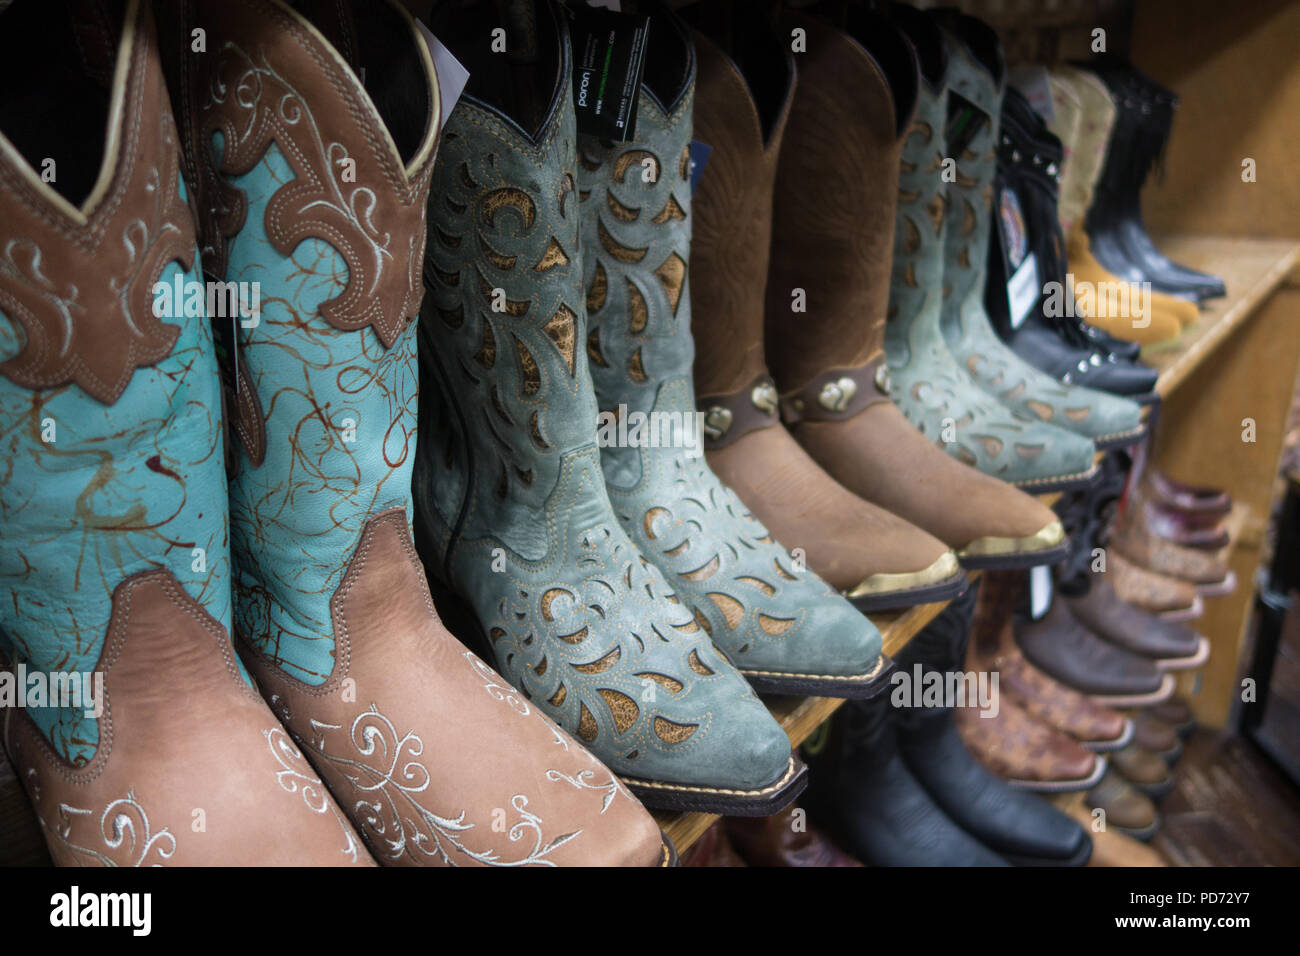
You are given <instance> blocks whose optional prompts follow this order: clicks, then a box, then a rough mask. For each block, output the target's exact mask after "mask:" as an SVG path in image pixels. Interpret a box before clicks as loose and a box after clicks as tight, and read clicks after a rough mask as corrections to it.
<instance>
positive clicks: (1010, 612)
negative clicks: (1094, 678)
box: [966, 572, 1133, 753]
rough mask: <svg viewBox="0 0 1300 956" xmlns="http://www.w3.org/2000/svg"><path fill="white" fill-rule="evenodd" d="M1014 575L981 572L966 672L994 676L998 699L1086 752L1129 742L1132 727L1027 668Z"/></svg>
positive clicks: (1109, 711)
mask: <svg viewBox="0 0 1300 956" xmlns="http://www.w3.org/2000/svg"><path fill="white" fill-rule="evenodd" d="M1018 577H1021V575H1017V574H1015V573H1014V572H1011V573H1008V572H990V573H986V574H985V575H984V577H983V579H982V580H981V581H980V586H979V598H978V600H977V602H976V605H975V618H974V623H973V624H972V627H971V644H970V649H969V650H968V652H967V656H966V661H967V665H968V667H970V668H971V669H972V670H975V671H988V672H990V673H997V674H998V690H999V692H1000V693H1001V694H1002V695H1003V699H1008V698H1009V699H1010V700H1011V701H1012V702H1013V703H1015V704H1018V705H1019V706H1020V707H1022V708H1024V710H1025V712H1026V713H1028V714H1029V715H1030V716H1031V717H1034V718H1036V719H1037V720H1040V721H1042V722H1043V723H1045V724H1047V725H1048V726H1049V727H1052V728H1054V729H1055V730H1059V731H1060V732H1061V733H1064V734H1068V735H1069V736H1070V737H1073V738H1074V739H1075V740H1077V741H1078V742H1079V743H1081V744H1083V745H1084V746H1085V747H1087V748H1088V749H1089V750H1092V751H1094V752H1096V753H1104V752H1106V751H1110V750H1117V749H1119V748H1120V747H1123V746H1126V745H1127V744H1128V743H1129V741H1130V740H1132V739H1133V722H1132V721H1131V720H1129V719H1128V718H1126V717H1125V716H1124V715H1123V714H1120V713H1119V712H1118V711H1114V710H1111V709H1110V708H1109V707H1105V706H1103V705H1101V704H1099V703H1097V702H1096V701H1094V700H1093V699H1092V698H1091V697H1089V696H1087V695H1086V694H1082V693H1080V692H1079V691H1077V690H1074V689H1073V688H1071V687H1067V686H1066V685H1064V684H1061V683H1059V682H1057V681H1055V680H1053V679H1052V678H1051V677H1049V676H1048V675H1047V674H1045V673H1043V672H1042V671H1041V670H1039V669H1038V668H1037V667H1035V666H1034V665H1033V664H1031V663H1029V661H1027V660H1026V659H1025V657H1024V655H1023V654H1022V653H1021V652H1020V648H1019V647H1018V646H1017V645H1016V641H1015V636H1014V634H1013V628H1012V619H1013V617H1014V609H1015V603H1016V601H1017V599H1018V595H1019V583H1018V582H1017V580H1016V579H1017V578H1018Z"/></svg>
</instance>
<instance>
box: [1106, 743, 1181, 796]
mask: <svg viewBox="0 0 1300 956" xmlns="http://www.w3.org/2000/svg"><path fill="white" fill-rule="evenodd" d="M1110 761H1111V768H1112V769H1113V770H1114V771H1115V772H1116V773H1117V774H1119V775H1120V776H1121V777H1123V778H1124V779H1125V780H1127V781H1128V782H1129V783H1130V784H1132V785H1133V786H1134V787H1136V788H1137V789H1138V790H1139V791H1141V792H1142V793H1144V794H1146V795H1147V796H1148V797H1150V798H1151V799H1152V800H1159V799H1161V798H1162V797H1165V796H1167V795H1168V794H1169V792H1170V791H1171V790H1173V789H1174V777H1173V773H1172V772H1171V771H1170V769H1169V764H1168V763H1167V762H1166V761H1165V759H1164V757H1162V756H1161V755H1160V754H1157V753H1152V752H1151V751H1150V750H1147V749H1146V748H1145V747H1142V746H1140V745H1139V744H1138V743H1137V741H1136V740H1135V741H1134V742H1133V743H1131V744H1129V745H1128V746H1127V747H1125V748H1124V749H1122V750H1117V751H1115V752H1114V753H1113V754H1111V755H1110Z"/></svg>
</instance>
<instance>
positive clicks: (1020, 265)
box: [994, 186, 1043, 329]
mask: <svg viewBox="0 0 1300 956" xmlns="http://www.w3.org/2000/svg"><path fill="white" fill-rule="evenodd" d="M994 211H995V212H996V213H997V216H996V217H995V219H994V223H995V232H996V233H997V237H998V241H999V242H1001V243H1002V255H1003V262H1004V263H1006V270H1007V271H1006V274H1007V276H1008V279H1007V306H1008V309H1007V312H1008V318H1009V319H1010V321H1011V328H1012V329H1018V328H1020V326H1021V325H1023V324H1024V321H1025V319H1027V318H1028V317H1029V313H1031V312H1033V311H1034V306H1036V305H1037V304H1038V300H1039V298H1041V297H1042V294H1043V288H1042V283H1041V281H1040V277H1039V275H1038V257H1037V256H1036V255H1035V254H1034V253H1033V252H1032V251H1031V250H1030V248H1029V230H1028V225H1027V224H1026V222H1025V214H1024V211H1023V210H1022V209H1021V206H1020V198H1019V197H1018V196H1017V195H1016V192H1015V190H1014V189H1012V188H1011V187H1010V186H1004V187H1003V188H1002V189H1001V190H1000V191H999V192H998V194H997V209H996V210H994Z"/></svg>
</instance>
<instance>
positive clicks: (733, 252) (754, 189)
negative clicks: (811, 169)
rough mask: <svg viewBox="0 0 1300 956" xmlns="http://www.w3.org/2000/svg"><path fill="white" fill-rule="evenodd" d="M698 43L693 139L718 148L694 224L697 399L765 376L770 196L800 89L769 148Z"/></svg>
mask: <svg viewBox="0 0 1300 956" xmlns="http://www.w3.org/2000/svg"><path fill="white" fill-rule="evenodd" d="M691 36H692V39H693V40H694V42H695V50H696V56H697V58H698V63H699V74H698V80H697V83H696V98H695V138H696V139H698V140H700V141H701V142H704V143H707V144H708V145H709V146H711V147H713V151H712V152H711V153H710V154H709V161H708V165H707V166H706V167H705V169H704V173H703V175H702V176H701V177H700V185H699V188H698V190H697V191H696V195H695V202H694V216H695V221H694V223H693V224H692V230H693V235H692V239H691V269H692V273H693V275H694V281H693V282H692V283H691V304H692V306H693V308H694V311H695V316H696V321H695V349H696V358H697V361H696V363H695V390H696V393H697V394H699V395H729V394H731V393H732V392H735V391H738V390H739V389H741V388H744V387H746V386H748V385H749V384H750V382H752V381H753V380H754V379H755V378H756V377H758V376H759V375H762V374H764V373H766V372H767V364H766V361H765V359H764V355H763V308H764V303H763V300H764V289H765V288H766V286H767V275H768V261H769V254H770V250H769V243H770V239H771V235H772V188H773V184H774V182H775V181H776V168H777V160H778V157H779V156H780V152H781V143H782V140H783V136H784V130H785V126H786V122H787V119H788V117H789V115H790V108H791V104H792V103H793V100H794V84H792V85H791V89H790V90H789V91H788V93H787V94H786V100H785V102H784V104H782V106H781V110H780V114H779V116H778V117H777V119H776V120H775V122H774V123H773V124H772V128H771V130H770V132H769V134H768V136H767V139H766V141H764V138H763V131H762V127H761V125H760V123H759V117H758V110H757V108H756V107H755V105H754V101H753V99H752V98H751V97H750V94H749V89H748V87H747V86H746V84H745V79H744V77H743V76H741V74H740V71H739V70H738V69H737V68H736V65H735V64H734V63H733V62H732V61H731V59H730V58H729V57H728V56H727V55H726V54H725V53H724V52H723V51H722V50H721V49H719V48H718V46H717V45H716V44H715V43H714V42H713V41H712V40H710V39H709V38H708V37H706V36H704V35H703V34H702V33H699V32H698V31H693V32H692V34H691ZM793 69H794V67H793V65H791V71H792V72H793Z"/></svg>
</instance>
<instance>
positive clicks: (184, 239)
mask: <svg viewBox="0 0 1300 956" xmlns="http://www.w3.org/2000/svg"><path fill="white" fill-rule="evenodd" d="M23 9H24V8H16V9H15V10H13V11H10V14H9V16H10V17H12V16H13V15H15V14H18V13H20V12H22V11H23ZM25 9H26V15H27V16H29V17H34V18H35V19H29V20H25V21H24V22H23V23H22V24H19V23H15V22H14V20H12V19H7V20H6V31H10V30H12V32H7V33H6V35H5V36H4V38H3V40H0V46H6V47H7V46H8V45H9V43H13V44H15V47H14V48H12V49H10V50H8V51H7V52H6V53H5V60H6V63H8V64H9V65H10V66H12V67H21V68H22V70H23V73H24V77H23V82H24V84H26V85H24V87H23V90H24V96H35V97H39V96H41V95H42V91H49V90H53V89H55V86H54V85H53V80H51V83H50V84H48V85H47V84H45V83H44V81H37V78H39V77H41V76H42V74H43V71H44V70H46V69H50V68H55V67H57V69H58V70H59V72H60V75H59V82H60V83H66V84H72V85H75V86H76V87H77V89H78V92H79V95H80V96H81V97H83V98H84V102H86V103H90V102H94V101H95V100H96V98H97V97H102V102H103V104H104V112H103V114H102V115H100V116H98V117H95V119H94V125H93V126H90V127H89V128H80V126H78V128H75V129H69V130H66V131H65V130H58V131H53V130H46V131H45V133H44V134H43V136H44V138H45V139H48V140H57V138H58V137H59V136H62V135H71V136H76V137H84V139H85V141H86V142H88V143H93V144H97V148H94V149H92V150H91V151H90V153H93V162H89V165H88V166H87V167H86V168H85V169H84V170H82V172H84V173H85V175H82V176H78V175H77V170H76V169H74V166H75V164H76V163H77V162H78V159H77V156H76V154H75V151H70V152H59V153H58V154H57V155H58V156H59V160H60V162H62V164H63V165H62V166H61V167H60V169H61V170H64V171H66V173H67V176H66V178H65V177H64V176H63V175H62V174H61V173H60V174H56V179H55V183H56V184H57V189H59V190H68V191H69V195H63V194H61V193H59V192H56V191H55V190H56V187H55V186H52V185H51V184H50V183H47V182H44V181H42V176H41V173H40V172H39V167H40V163H41V159H40V157H41V156H42V155H48V153H46V152H45V150H44V149H42V148H41V138H42V134H41V131H39V130H34V131H30V132H31V135H30V136H28V137H26V138H25V139H24V142H25V145H24V149H23V151H20V150H19V149H18V148H17V147H16V146H15V145H14V144H12V143H11V142H10V141H9V140H8V139H6V138H4V136H5V132H6V129H8V128H12V126H13V124H14V123H20V122H21V114H22V112H23V111H24V110H26V111H28V113H27V115H48V113H49V110H51V109H55V108H57V104H55V103H46V104H43V105H42V104H40V103H34V102H23V97H15V98H12V99H9V100H8V101H7V102H8V103H9V104H10V105H11V106H12V107H13V108H15V109H16V110H18V112H16V113H13V114H9V113H7V111H6V110H3V109H0V249H2V250H3V254H2V255H0V360H2V361H0V421H3V422H4V426H3V431H2V432H0V449H2V451H0V457H2V458H3V460H4V461H5V467H4V468H3V469H2V470H0V492H2V493H3V499H4V502H5V505H4V509H3V512H2V513H0V539H2V540H3V542H4V544H3V548H0V596H2V597H3V600H2V601H0V606H3V608H4V610H3V611H0V635H3V639H0V650H3V651H4V652H5V653H7V654H8V655H9V656H10V657H12V658H16V661H17V662H23V663H26V664H27V666H28V667H29V668H31V669H33V670H36V669H40V670H45V671H49V670H56V669H57V670H60V671H69V672H70V671H81V672H90V671H92V670H97V669H99V664H100V656H101V652H102V651H103V650H104V641H105V635H106V633H107V631H108V627H109V622H110V618H111V616H112V614H113V610H114V594H115V592H116V591H117V589H118V587H119V585H121V584H122V582H123V581H125V580H126V579H127V578H129V577H131V576H133V575H138V574H140V573H142V572H147V571H152V570H155V569H160V570H162V571H164V572H166V575H165V576H166V577H167V578H168V579H169V584H168V585H167V586H168V587H169V588H171V589H172V590H173V591H174V592H175V593H176V594H179V593H180V591H183V592H184V595H185V596H184V597H183V598H179V597H178V598H177V600H178V601H181V600H183V601H186V602H190V603H191V604H193V603H194V602H197V604H198V605H199V606H200V607H201V609H202V612H206V613H207V614H208V615H209V616H210V618H211V619H212V620H213V621H214V622H215V625H214V626H218V627H221V628H224V627H226V626H228V624H229V621H230V590H229V586H230V585H229V574H230V561H229V554H228V545H227V522H226V509H225V507H224V501H225V494H226V484H225V469H224V454H223V445H222V439H221V424H220V410H221V395H220V386H219V379H218V376H217V371H216V363H215V359H214V355H213V348H212V340H211V335H210V332H209V329H208V325H207V321H206V312H205V306H204V304H203V300H202V296H201V295H199V296H198V297H197V298H196V297H195V296H194V295H192V294H191V293H194V292H195V290H196V287H197V289H198V291H199V292H200V293H201V291H202V290H201V286H199V273H198V264H197V257H196V250H195V241H194V237H195V232H194V223H193V218H192V216H191V212H190V209H189V207H188V205H187V198H188V197H187V193H186V189H185V185H184V183H183V182H182V180H181V176H180V165H179V162H180V157H179V149H178V142H177V135H176V129H175V126H174V124H173V121H172V114H171V109H170V107H169V104H168V101H167V93H166V88H165V86H164V83H163V77H162V72H161V70H160V67H159V62H158V46H157V43H156V39H155V35H154V26H153V18H152V16H151V13H150V10H149V8H148V5H142V4H139V3H134V2H132V3H127V4H126V5H125V15H124V16H123V18H122V19H121V20H120V21H117V22H116V23H114V24H113V26H114V29H112V30H110V31H109V32H108V33H104V34H98V33H96V30H95V29H91V28H87V29H86V32H85V33H84V34H83V39H87V40H89V39H90V38H92V37H96V38H97V39H98V41H99V42H98V43H93V44H88V45H87V47H86V49H87V51H89V50H91V49H98V50H101V51H103V58H102V59H100V60H96V59H94V58H93V56H92V55H91V54H90V53H89V52H87V54H86V56H90V57H92V58H91V59H90V60H87V61H80V60H78V59H77V57H78V56H79V55H80V54H78V53H74V52H73V51H77V50H79V49H80V48H79V46H78V45H77V38H76V37H75V36H74V34H73V30H72V29H71V24H67V23H65V22H62V21H61V18H60V17H58V16H57V15H54V14H50V13H49V12H48V8H38V5H33V4H29V5H27V7H26V8H25ZM82 26H86V25H85V24H82ZM103 26H104V24H100V27H101V28H102V27H103ZM33 110H34V111H35V112H34V113H33V112H31V111H33ZM105 126H107V127H108V133H107V137H106V138H105V134H104V128H105ZM83 145H84V144H83ZM33 148H35V149H39V150H40V152H35V153H33V152H32V149H33ZM79 148H81V147H80V146H79V147H78V149H79ZM86 155H89V154H83V158H84V156H86ZM78 182H80V183H82V184H83V186H84V189H83V190H82V191H80V192H72V188H74V187H73V186H70V184H74V185H75V184H76V183H78ZM159 289H162V290H164V291H165V292H166V295H165V296H160V295H159V294H158V290H159ZM177 290H180V291H181V293H182V295H181V298H180V299H179V300H175V299H174V292H175V291H177ZM177 585H179V589H177V588H176V586H177ZM29 713H30V715H31V716H32V718H33V720H35V721H36V723H37V725H38V726H39V727H40V729H41V731H42V733H43V734H44V735H45V736H46V738H47V740H48V742H49V743H50V744H51V746H52V747H53V748H54V750H55V752H56V753H57V754H58V755H59V757H61V758H62V759H64V760H66V761H67V762H69V763H71V764H73V765H84V764H85V763H86V762H87V761H88V760H89V759H90V758H91V756H92V755H93V754H94V753H95V751H96V748H97V746H98V742H99V728H98V723H97V720H96V719H95V718H93V717H89V716H87V715H86V713H85V710H84V709H83V708H81V707H67V708H63V707H51V708H36V709H31V710H30V711H29Z"/></svg>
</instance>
